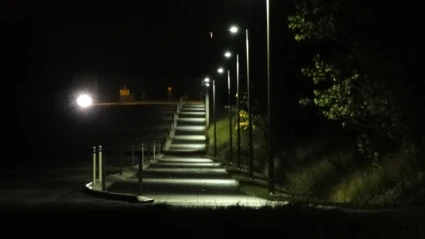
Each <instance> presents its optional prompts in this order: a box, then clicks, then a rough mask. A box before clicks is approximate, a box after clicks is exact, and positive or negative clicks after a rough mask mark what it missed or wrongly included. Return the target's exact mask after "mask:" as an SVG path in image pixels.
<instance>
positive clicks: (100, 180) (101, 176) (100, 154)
mask: <svg viewBox="0 0 425 239" xmlns="http://www.w3.org/2000/svg"><path fill="white" fill-rule="evenodd" d="M102 164H103V162H102V146H101V145H99V182H100V183H101V182H102V181H103V168H102V166H103V165H102Z"/></svg>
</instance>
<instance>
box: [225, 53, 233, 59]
mask: <svg viewBox="0 0 425 239" xmlns="http://www.w3.org/2000/svg"><path fill="white" fill-rule="evenodd" d="M224 56H225V57H227V58H230V57H231V56H232V53H230V52H226V53H224Z"/></svg>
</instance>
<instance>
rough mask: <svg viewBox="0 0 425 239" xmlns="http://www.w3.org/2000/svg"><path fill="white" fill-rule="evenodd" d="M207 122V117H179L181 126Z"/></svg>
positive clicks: (202, 124) (198, 124) (178, 123)
mask: <svg viewBox="0 0 425 239" xmlns="http://www.w3.org/2000/svg"><path fill="white" fill-rule="evenodd" d="M205 123H206V120H205V118H195V117H187V118H178V119H177V125H180V126H192V125H193V126H205Z"/></svg>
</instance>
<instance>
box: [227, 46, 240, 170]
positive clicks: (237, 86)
mask: <svg viewBox="0 0 425 239" xmlns="http://www.w3.org/2000/svg"><path fill="white" fill-rule="evenodd" d="M224 56H225V57H227V58H230V57H231V56H232V54H231V53H230V52H226V53H225V54H224ZM239 95H240V92H239V54H236V111H237V114H238V117H237V121H238V123H237V124H238V128H237V140H236V141H237V142H236V144H237V148H236V149H237V151H236V152H237V154H236V162H237V166H238V168H240V167H241V130H240V128H241V117H240V113H239V111H240V108H239Z"/></svg>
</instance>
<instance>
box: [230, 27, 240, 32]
mask: <svg viewBox="0 0 425 239" xmlns="http://www.w3.org/2000/svg"><path fill="white" fill-rule="evenodd" d="M229 31H230V32H231V33H238V31H239V28H238V27H236V26H232V27H231V28H230V29H229Z"/></svg>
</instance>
